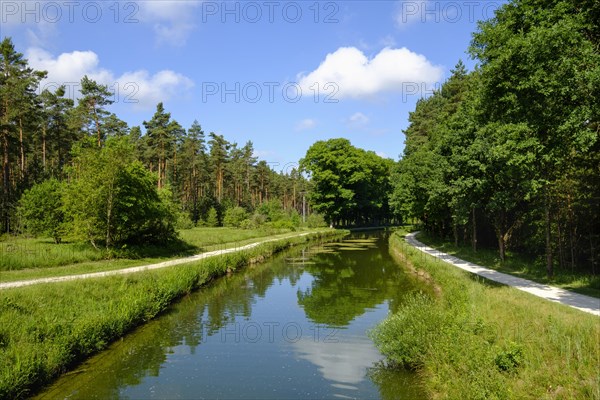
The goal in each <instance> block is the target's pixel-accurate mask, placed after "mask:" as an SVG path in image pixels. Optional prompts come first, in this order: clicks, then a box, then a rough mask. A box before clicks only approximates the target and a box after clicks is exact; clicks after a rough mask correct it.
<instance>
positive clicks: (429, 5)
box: [0, 0, 504, 170]
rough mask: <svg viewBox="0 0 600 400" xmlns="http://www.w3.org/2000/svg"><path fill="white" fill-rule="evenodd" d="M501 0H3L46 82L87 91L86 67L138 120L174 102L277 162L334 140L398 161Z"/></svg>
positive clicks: (286, 163) (178, 113)
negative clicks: (424, 105) (428, 102)
mask: <svg viewBox="0 0 600 400" xmlns="http://www.w3.org/2000/svg"><path fill="white" fill-rule="evenodd" d="M502 3H504V1H487V0H483V1H434V0H428V1H420V0H419V1H318V2H317V1H296V2H293V1H289V2H288V1H257V2H252V1H250V2H248V1H243V2H241V1H230V2H213V1H202V2H201V1H158V0H155V1H144V2H132V1H129V2H128V1H123V2H114V1H103V2H99V1H98V2H96V1H84V2H79V1H69V2H67V1H64V2H63V1H56V2H53V1H28V2H23V1H7V0H0V12H1V15H0V36H2V37H4V36H11V37H12V38H13V41H14V43H15V45H16V46H17V49H18V50H19V51H20V52H22V53H24V54H25V55H26V57H27V58H28V59H29V61H30V64H31V65H32V66H33V67H35V68H37V69H44V70H48V71H49V76H48V79H47V80H46V81H44V82H43V86H44V87H49V88H52V87H56V86H58V85H59V84H67V87H68V89H70V90H71V92H73V93H75V92H76V89H77V85H76V82H78V81H79V80H80V78H81V77H82V76H83V75H84V74H87V75H88V76H90V77H92V78H94V79H96V80H97V81H99V82H101V83H104V84H107V85H108V86H109V87H110V88H111V89H112V90H114V91H115V92H116V94H115V100H116V102H115V103H114V104H113V105H112V106H111V108H110V111H113V112H115V113H116V114H117V115H118V116H119V117H121V118H122V119H124V120H125V121H127V122H128V123H129V124H130V126H133V125H141V124H142V122H143V121H144V120H148V119H150V118H151V116H152V114H153V113H154V109H155V107H156V104H157V103H158V102H159V101H163V102H164V105H165V108H166V110H167V111H169V112H171V114H172V117H173V118H174V119H176V120H177V121H179V122H180V123H181V124H182V125H183V126H184V127H186V128H187V127H189V126H190V125H191V123H192V122H193V120H194V119H197V120H198V121H199V122H200V124H201V125H202V127H203V129H204V130H205V132H206V133H208V132H211V131H214V132H216V133H219V134H223V135H224V136H225V138H226V139H228V140H229V141H232V142H238V143H239V144H240V145H243V144H244V143H245V142H246V141H247V140H252V141H253V143H254V147H255V149H256V155H258V156H259V157H260V158H261V159H264V160H266V161H268V162H270V163H271V164H272V166H273V167H274V168H275V169H276V170H279V169H288V168H290V167H291V166H294V165H295V163H296V162H297V161H298V159H299V158H301V157H302V156H303V155H304V154H305V152H306V150H307V149H308V147H309V146H310V145H311V144H312V143H313V142H315V141H316V140H322V139H328V138H332V137H345V138H348V139H349V140H350V141H351V142H352V143H353V144H354V145H355V146H359V147H362V148H365V149H367V150H373V151H375V152H377V153H378V154H380V155H382V156H385V157H390V158H393V159H398V157H399V155H400V154H401V153H402V150H403V142H404V135H403V134H402V130H403V129H405V128H406V126H407V124H408V115H409V112H410V111H412V110H413V109H414V106H415V103H416V101H417V99H418V98H419V97H421V96H422V95H423V94H424V93H426V92H428V91H431V90H432V89H433V88H435V87H436V86H438V85H439V84H440V83H441V82H443V81H444V80H445V79H446V78H447V77H448V76H449V73H450V72H449V71H450V69H451V68H452V67H453V66H454V65H455V64H456V62H457V61H458V60H459V59H463V61H464V62H465V63H466V64H467V66H468V67H469V68H472V67H473V66H474V65H475V64H474V61H473V60H470V59H469V57H468V55H467V54H466V50H467V47H468V45H469V42H470V39H471V32H473V31H474V30H475V29H476V26H477V24H476V22H477V20H481V19H487V18H490V17H492V16H493V11H494V10H495V9H496V8H498V7H499V6H500V5H501V4H502ZM72 96H75V94H73V95H72Z"/></svg>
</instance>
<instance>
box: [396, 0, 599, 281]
mask: <svg viewBox="0 0 600 400" xmlns="http://www.w3.org/2000/svg"><path fill="white" fill-rule="evenodd" d="M598 10H599V9H598V6H597V5H595V3H594V2H591V1H585V2H582V3H580V2H575V1H572V0H558V1H551V0H520V1H510V2H508V3H506V4H504V5H503V6H502V7H500V8H499V9H498V10H497V12H496V13H495V17H494V18H491V19H489V20H487V21H484V22H482V23H481V24H480V25H479V28H478V30H477V32H475V33H474V35H473V41H472V44H471V48H470V53H471V55H472V56H474V57H475V58H476V59H477V60H478V61H479V63H480V68H478V69H477V70H475V71H473V72H471V73H467V71H466V69H465V68H464V65H463V64H462V63H461V62H459V64H458V65H457V66H456V68H455V69H454V70H453V71H452V76H451V77H450V78H449V79H448V81H446V82H445V83H444V84H443V86H442V87H441V90H439V91H436V92H434V93H433V95H431V96H430V97H428V98H425V99H422V100H420V101H419V102H418V103H417V106H416V109H415V110H414V112H412V113H411V114H410V117H409V122H410V125H409V127H408V128H407V129H406V130H405V134H406V146H405V150H404V156H403V158H402V160H401V161H400V162H399V163H398V165H397V166H396V167H395V169H394V172H393V174H392V177H391V181H392V184H393V188H394V189H393V192H392V195H391V197H390V204H391V206H392V207H393V209H394V211H395V213H397V214H401V215H403V216H405V217H414V218H418V219H419V220H420V221H421V222H422V224H423V227H424V228H425V230H427V231H428V232H429V233H432V234H435V235H437V236H439V237H447V236H450V235H452V236H454V240H455V243H456V244H458V242H459V241H461V239H462V241H463V243H464V244H466V242H467V241H470V243H471V245H472V247H473V248H474V249H476V248H477V246H478V243H479V244H484V245H486V246H491V245H496V246H497V248H498V252H499V256H500V259H501V260H502V261H503V262H504V261H505V258H506V257H505V256H506V254H507V250H508V249H509V248H513V249H514V248H519V249H521V250H523V251H524V252H526V253H528V254H531V255H535V256H539V257H542V256H543V257H544V259H545V269H546V271H547V274H548V275H550V276H551V275H553V274H554V267H555V265H558V266H559V267H562V268H563V269H566V267H567V266H568V267H570V269H571V271H572V272H573V271H574V270H575V269H577V268H579V269H580V270H583V271H586V270H587V271H588V272H591V273H592V274H595V273H597V271H598V268H597V267H598V259H599V257H598V252H597V249H598V248H600V236H598V234H597V229H596V228H595V226H597V225H598V221H599V220H600V214H599V211H598V210H600V203H599V199H600V189H598V188H600V181H599V180H598V179H599V178H598V177H599V176H600V175H599V174H598V165H600V158H599V157H600V156H598V154H600V138H599V134H598V133H599V126H600V90H598V87H600V85H599V83H600V53H599V52H598V39H597V38H598V36H597V33H598V30H597V28H595V27H596V26H597V24H596V20H597V17H598ZM592 26H593V27H594V28H591V27H592ZM584 243H585V244H584Z"/></svg>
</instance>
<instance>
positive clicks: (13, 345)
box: [0, 230, 343, 399]
mask: <svg viewBox="0 0 600 400" xmlns="http://www.w3.org/2000/svg"><path fill="white" fill-rule="evenodd" d="M341 234H343V232H339V231H333V230H320V231H315V230H313V231H312V233H311V234H310V235H309V236H302V237H289V238H284V239H281V240H278V241H276V242H269V243H265V244H261V245H259V246H257V247H255V248H252V249H250V250H245V251H240V252H235V253H230V254H227V255H222V256H218V257H213V258H207V259H204V260H201V261H197V262H192V263H188V264H182V265H179V266H176V267H173V268H166V269H160V270H154V271H146V272H140V273H136V274H132V275H120V276H111V277H106V278H96V279H88V280H80V281H72V282H62V283H52V284H40V285H36V286H31V287H24V288H18V289H6V290H2V291H0V399H5V398H7V399H8V398H24V397H28V396H29V395H30V394H31V393H32V391H34V390H37V389H40V388H41V386H42V385H43V384H45V383H48V382H49V381H51V380H52V379H53V378H54V377H56V376H58V375H59V374H61V373H64V372H65V371H67V370H68V369H70V368H71V367H72V366H74V365H75V364H76V363H77V362H79V361H81V360H82V359H84V358H85V357H87V356H89V355H91V354H93V353H95V352H98V351H100V350H102V349H104V348H106V347H107V345H108V344H109V343H110V342H111V341H113V340H114V339H116V338H118V337H120V336H122V335H123V334H125V333H126V332H128V331H130V330H131V329H133V328H134V327H136V326H138V325H141V324H143V323H144V322H146V321H148V320H150V319H152V318H154V317H155V316H156V315H158V314H159V313H160V312H162V311H163V310H165V309H166V308H167V307H168V306H169V304H171V303H172V302H173V301H175V300H177V299H178V298H180V297H181V296H184V295H185V294H187V293H190V292H191V291H193V290H195V289H196V288H198V287H200V286H202V285H204V284H205V283H206V282H208V281H209V280H211V279H212V278H214V277H216V276H219V275H223V274H224V273H225V272H226V271H232V270H236V269H238V268H240V267H241V266H243V265H245V264H247V263H248V262H251V261H252V260H256V259H264V257H265V256H269V255H271V254H273V253H275V252H278V251H280V250H283V249H286V248H288V247H289V246H291V245H293V244H299V243H305V242H307V241H308V240H310V239H314V240H317V239H321V238H331V237H333V236H337V235H341ZM243 237H247V236H246V235H245V234H243V235H242V234H240V236H238V238H239V239H240V240H241V239H243ZM278 237H281V236H278Z"/></svg>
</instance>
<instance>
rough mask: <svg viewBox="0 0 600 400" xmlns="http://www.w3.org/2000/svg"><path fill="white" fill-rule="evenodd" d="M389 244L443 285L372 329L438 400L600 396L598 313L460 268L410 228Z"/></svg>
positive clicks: (395, 363)
mask: <svg viewBox="0 0 600 400" xmlns="http://www.w3.org/2000/svg"><path fill="white" fill-rule="evenodd" d="M390 246H391V249H392V251H393V252H394V253H395V256H396V257H397V258H398V259H399V260H400V261H401V262H403V263H404V264H405V265H407V266H408V268H409V269H412V270H414V271H416V272H415V273H418V274H419V275H420V276H422V277H427V279H429V280H431V281H432V285H435V286H436V287H437V288H438V289H439V290H435V291H434V294H431V295H429V294H423V293H422V294H419V295H415V296H413V297H411V298H410V300H409V301H407V302H406V303H405V304H404V305H403V306H402V307H401V308H400V309H399V311H398V312H397V313H396V314H394V315H391V316H390V317H388V318H387V319H386V320H385V321H384V322H382V323H381V324H380V325H379V326H378V327H377V328H376V329H374V330H373V331H372V332H371V335H372V337H373V339H374V341H375V343H376V344H377V346H378V347H379V349H380V350H381V351H382V353H383V354H385V355H386V356H387V359H388V361H389V365H390V367H399V368H403V367H408V368H410V369H414V370H416V371H418V373H419V375H420V377H421V379H422V381H423V385H424V387H425V388H426V390H427V392H428V394H429V396H430V397H431V398H433V399H457V398H464V399H516V398H518V399H599V398H600V375H599V373H598V366H599V365H600V318H598V317H596V316H593V315H589V314H586V313H583V312H581V311H578V310H575V309H572V308H569V307H567V306H563V305H560V304H556V303H552V302H549V301H547V300H544V299H541V298H537V297H535V296H532V295H530V294H527V293H524V292H521V291H519V290H516V289H513V288H510V287H507V286H503V285H498V284H495V283H493V282H489V281H486V280H483V279H481V278H479V277H476V276H473V275H471V274H469V273H467V272H465V271H462V270H460V269H458V268H455V267H452V266H450V265H449V264H446V263H444V262H443V261H441V260H438V259H435V258H433V257H430V256H428V255H425V254H423V253H422V252H420V251H419V250H417V249H415V248H413V247H411V246H410V245H408V244H407V243H406V242H405V241H404V239H403V235H402V232H397V233H395V234H394V235H392V236H391V238H390Z"/></svg>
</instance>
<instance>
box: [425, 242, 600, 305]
mask: <svg viewBox="0 0 600 400" xmlns="http://www.w3.org/2000/svg"><path fill="white" fill-rule="evenodd" d="M417 239H418V240H420V241H421V242H423V243H425V244H426V245H428V246H431V247H434V248H436V249H437V250H440V251H442V252H444V253H448V254H452V255H454V256H456V257H458V258H461V259H463V260H466V261H470V262H473V263H475V264H478V265H481V266H483V267H487V268H491V269H494V270H496V271H500V272H504V273H507V274H511V275H515V276H518V277H520V278H525V279H529V280H532V281H535V282H539V283H544V284H548V285H553V286H557V287H560V288H563V289H567V290H572V291H574V292H577V293H581V294H585V295H588V296H593V297H597V298H600V276H599V275H589V274H583V273H578V272H577V271H571V270H570V269H569V270H566V269H560V268H557V269H556V270H555V274H554V276H553V277H552V278H548V275H547V274H546V270H545V268H544V266H542V265H539V263H537V262H536V260H532V259H530V258H527V257H524V256H522V255H520V254H517V253H514V252H507V257H506V260H505V261H504V262H501V261H500V257H499V255H498V251H497V250H494V249H486V248H482V249H478V250H477V251H476V252H473V249H472V248H471V247H463V246H458V247H457V246H455V245H454V244H453V243H450V242H448V241H444V240H441V239H437V238H433V237H431V236H429V235H427V234H426V233H424V232H420V233H419V234H418V235H417Z"/></svg>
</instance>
